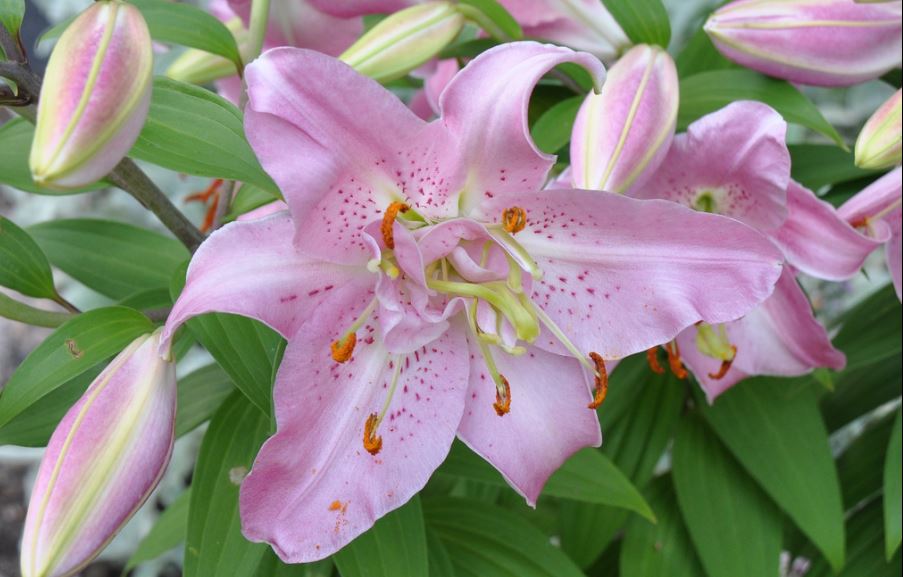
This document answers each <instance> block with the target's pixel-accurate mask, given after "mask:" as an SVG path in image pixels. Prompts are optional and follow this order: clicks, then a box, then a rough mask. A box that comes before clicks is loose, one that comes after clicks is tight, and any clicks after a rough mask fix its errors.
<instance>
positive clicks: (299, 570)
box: [254, 548, 333, 577]
mask: <svg viewBox="0 0 903 577" xmlns="http://www.w3.org/2000/svg"><path fill="white" fill-rule="evenodd" d="M332 569H333V562H332V559H323V560H322V561H316V562H314V563H303V564H292V565H287V564H285V563H283V562H282V561H280V560H279V557H277V556H276V554H275V553H274V552H273V550H272V549H271V548H267V550H266V553H265V554H264V556H263V560H262V561H261V562H260V565H259V566H258V567H257V572H256V573H254V577H332V575H333V572H332Z"/></svg>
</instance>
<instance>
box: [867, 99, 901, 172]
mask: <svg viewBox="0 0 903 577" xmlns="http://www.w3.org/2000/svg"><path fill="white" fill-rule="evenodd" d="M900 93H901V91H900V90H897V92H896V93H895V94H894V95H893V96H891V97H890V98H889V99H888V100H887V102H885V103H884V104H882V105H881V108H879V109H878V110H877V111H875V114H873V115H872V117H871V118H869V119H868V122H866V123H865V126H863V127H862V132H860V133H859V138H857V139H856V166H858V167H860V168H866V169H875V170H877V169H882V168H890V167H892V166H896V165H898V164H900V159H901V140H903V135H901V117H903V114H901V107H900Z"/></svg>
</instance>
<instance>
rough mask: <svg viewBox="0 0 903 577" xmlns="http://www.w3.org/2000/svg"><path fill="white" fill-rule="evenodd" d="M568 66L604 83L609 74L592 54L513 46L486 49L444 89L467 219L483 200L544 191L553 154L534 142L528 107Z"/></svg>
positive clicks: (446, 121) (444, 111) (444, 107)
mask: <svg viewBox="0 0 903 577" xmlns="http://www.w3.org/2000/svg"><path fill="white" fill-rule="evenodd" d="M566 62H573V63H576V64H579V65H581V66H583V67H584V68H586V69H587V70H588V71H589V72H590V74H591V75H592V76H593V78H594V80H595V81H596V83H597V85H601V83H602V79H603V77H604V74H605V72H604V70H603V68H602V65H601V64H600V63H599V61H598V60H596V59H595V58H594V57H592V56H591V55H589V54H586V53H580V52H574V51H573V50H569V49H567V48H561V47H558V46H551V45H547V44H538V43H535V42H514V43H510V44H503V45H501V46H497V47H495V48H493V49H491V50H487V51H486V52H484V53H483V54H481V55H480V56H478V57H477V58H475V59H474V60H472V61H471V62H470V63H469V64H468V65H467V66H465V67H464V69H463V70H461V72H459V73H458V74H457V75H456V76H455V77H454V78H453V79H452V81H451V82H450V83H449V85H448V86H447V87H446V89H445V91H444V92H443V93H442V96H441V98H440V100H439V107H440V109H441V112H442V114H441V121H442V122H443V123H444V125H445V126H447V127H448V130H449V131H450V132H451V133H452V134H453V135H454V136H455V137H456V138H457V140H458V142H459V162H460V166H461V167H463V169H464V170H466V172H467V180H466V184H465V191H464V195H463V198H462V199H461V200H462V204H461V206H462V213H463V214H464V215H467V212H468V211H469V210H471V209H473V208H474V207H475V206H476V204H477V203H479V201H480V199H482V198H485V197H491V196H492V195H494V194H499V193H504V192H508V191H511V192H513V191H526V190H539V189H540V188H542V185H543V184H544V183H545V179H546V176H547V173H548V171H549V169H550V168H551V167H552V164H553V162H554V156H551V155H548V154H544V153H542V152H540V151H539V149H537V148H536V145H535V144H534V143H533V139H532V138H531V137H530V128H529V126H528V124H527V106H528V105H529V103H530V95H531V94H532V92H533V87H534V86H535V85H536V83H537V82H539V80H540V78H542V76H543V75H544V74H546V73H547V72H549V71H550V70H551V69H552V68H554V67H555V66H558V65H559V64H564V63H566ZM513 204H515V205H516V204H517V203H513Z"/></svg>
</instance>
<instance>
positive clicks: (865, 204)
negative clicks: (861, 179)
mask: <svg viewBox="0 0 903 577" xmlns="http://www.w3.org/2000/svg"><path fill="white" fill-rule="evenodd" d="M901 180H903V173H901V169H900V167H897V168H896V170H892V171H891V172H888V173H887V174H885V175H884V176H882V177H881V178H879V179H878V180H876V181H875V182H873V183H872V184H871V185H869V186H868V187H867V188H865V189H864V190H863V191H862V192H860V193H859V194H857V195H856V196H854V197H853V198H851V199H850V200H848V201H847V202H846V203H844V205H843V206H841V207H840V210H839V213H840V215H841V217H843V218H844V219H846V221H847V222H849V223H850V225H851V226H853V227H855V228H856V230H858V231H861V232H862V234H863V235H864V237H865V238H867V239H869V240H873V241H874V242H876V243H878V244H883V245H884V246H885V255H886V258H887V268H888V270H890V276H891V279H892V280H893V281H894V290H896V291H897V298H900V299H903V273H901V270H900V269H901V264H900V261H901V259H903V248H901V245H903V233H901V231H903V209H901V204H903V202H901V198H903V196H901V195H903V191H901V189H903V182H901Z"/></svg>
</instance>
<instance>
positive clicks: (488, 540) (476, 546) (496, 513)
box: [423, 498, 583, 577]
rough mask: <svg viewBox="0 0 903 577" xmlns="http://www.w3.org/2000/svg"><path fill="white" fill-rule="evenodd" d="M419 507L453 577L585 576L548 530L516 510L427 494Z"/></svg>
mask: <svg viewBox="0 0 903 577" xmlns="http://www.w3.org/2000/svg"><path fill="white" fill-rule="evenodd" d="M423 511H424V515H425V517H426V522H427V527H428V528H429V529H430V530H431V531H435V533H436V535H437V536H438V537H439V539H440V540H441V541H442V543H443V545H445V548H446V549H447V550H448V553H449V557H450V558H451V560H452V563H453V564H454V567H455V575H456V576H457V577H490V576H491V577H583V573H582V572H581V571H580V570H579V569H578V568H577V567H576V566H575V565H574V563H573V562H572V561H571V560H570V559H568V558H567V556H566V555H565V554H564V553H562V552H561V550H559V549H558V548H556V547H554V546H553V545H552V544H551V543H550V542H549V539H548V537H547V536H546V535H544V534H543V533H542V532H540V531H539V530H538V529H537V528H535V527H534V526H533V525H531V524H530V523H529V522H527V521H526V520H524V519H523V518H522V517H521V516H519V515H517V514H516V513H512V512H511V511H508V510H506V509H502V508H500V507H498V506H496V505H490V504H487V503H483V502H480V501H473V500H469V499H451V498H444V499H429V500H426V499H425V500H424V502H423Z"/></svg>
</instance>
